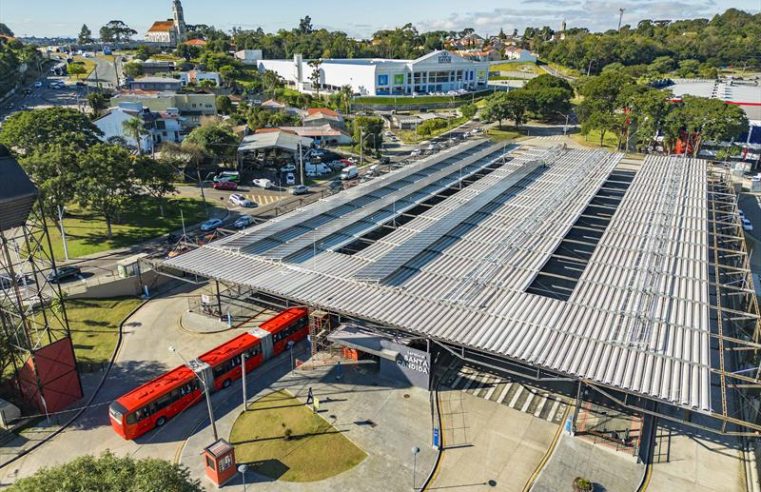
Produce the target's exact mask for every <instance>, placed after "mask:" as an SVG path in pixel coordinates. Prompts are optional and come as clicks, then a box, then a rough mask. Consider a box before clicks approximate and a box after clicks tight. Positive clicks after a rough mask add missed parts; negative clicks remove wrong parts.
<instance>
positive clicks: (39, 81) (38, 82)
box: [34, 80, 42, 89]
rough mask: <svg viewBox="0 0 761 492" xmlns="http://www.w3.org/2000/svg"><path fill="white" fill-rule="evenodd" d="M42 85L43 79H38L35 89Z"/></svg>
mask: <svg viewBox="0 0 761 492" xmlns="http://www.w3.org/2000/svg"><path fill="white" fill-rule="evenodd" d="M41 87H42V81H41V80H38V81H37V82H35V83H34V88H35V89H39V88H41Z"/></svg>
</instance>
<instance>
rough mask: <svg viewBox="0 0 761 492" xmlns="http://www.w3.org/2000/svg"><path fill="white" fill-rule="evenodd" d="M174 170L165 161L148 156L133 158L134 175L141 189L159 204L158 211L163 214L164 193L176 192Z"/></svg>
mask: <svg viewBox="0 0 761 492" xmlns="http://www.w3.org/2000/svg"><path fill="white" fill-rule="evenodd" d="M174 175H175V171H174V168H173V166H172V165H171V164H169V163H168V162H166V161H156V160H154V159H151V158H150V157H148V156H140V157H138V158H137V159H136V160H135V176H136V178H137V182H138V184H139V186H141V187H142V189H143V190H144V191H145V192H146V193H147V194H148V195H150V196H151V197H152V198H154V199H155V200H156V201H157V202H158V204H159V212H160V213H161V216H162V217H163V216H164V199H165V197H166V195H169V194H171V193H176V192H177V190H176V188H175V187H174V184H173V181H174Z"/></svg>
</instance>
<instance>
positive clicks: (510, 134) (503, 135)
mask: <svg viewBox="0 0 761 492" xmlns="http://www.w3.org/2000/svg"><path fill="white" fill-rule="evenodd" d="M486 133H487V135H489V138H491V139H492V140H494V141H496V142H502V141H504V140H515V139H516V138H518V137H520V136H522V135H523V134H522V133H520V132H519V131H518V130H516V129H515V128H514V127H504V128H503V129H499V128H489V130H487V132H486Z"/></svg>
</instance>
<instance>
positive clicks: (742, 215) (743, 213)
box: [737, 208, 745, 219]
mask: <svg viewBox="0 0 761 492" xmlns="http://www.w3.org/2000/svg"><path fill="white" fill-rule="evenodd" d="M737 214H738V215H739V216H740V218H741V219H744V218H745V212H743V209H741V208H738V209H737Z"/></svg>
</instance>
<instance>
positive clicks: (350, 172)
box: [341, 166, 359, 181]
mask: <svg viewBox="0 0 761 492" xmlns="http://www.w3.org/2000/svg"><path fill="white" fill-rule="evenodd" d="M357 176H359V170H358V169H357V166H347V167H345V168H344V170H343V171H342V172H341V181H346V180H348V179H354V178H356V177H357Z"/></svg>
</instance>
